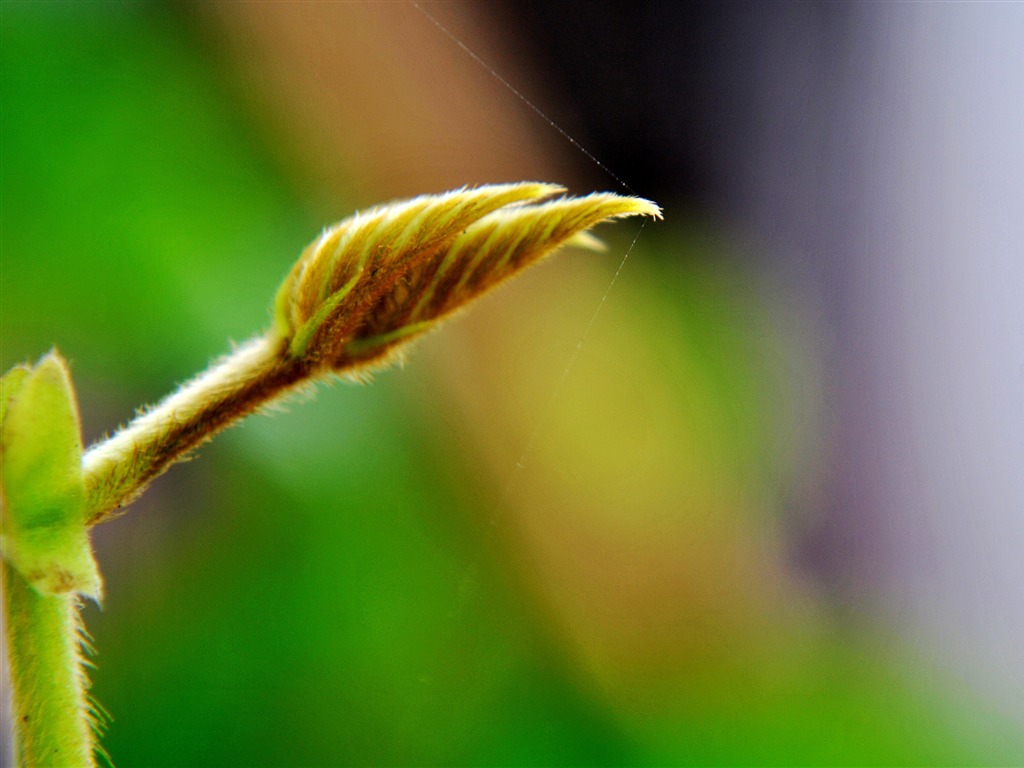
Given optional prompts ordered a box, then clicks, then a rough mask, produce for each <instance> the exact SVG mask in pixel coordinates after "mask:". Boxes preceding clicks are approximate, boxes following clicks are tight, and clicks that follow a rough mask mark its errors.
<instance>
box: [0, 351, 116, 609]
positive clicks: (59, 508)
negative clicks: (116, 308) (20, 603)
mask: <svg viewBox="0 0 1024 768" xmlns="http://www.w3.org/2000/svg"><path fill="white" fill-rule="evenodd" d="M3 385H4V386H3V390H4V391H3V397H2V401H3V407H2V411H3V422H2V426H0V470H2V477H3V485H2V498H3V519H2V521H0V534H2V535H0V540H2V545H3V556H4V558H5V559H6V560H7V561H8V562H9V563H10V564H11V565H12V566H13V567H14V568H15V569H17V570H18V572H20V573H21V574H22V576H24V577H25V579H26V581H28V582H29V583H30V584H31V585H32V586H33V587H35V588H36V589H37V590H39V591H40V592H42V593H44V594H63V593H68V592H79V593H81V594H84V595H86V596H88V597H91V598H93V599H94V600H97V601H98V600H99V599H100V597H101V593H102V585H101V582H100V576H99V572H98V570H97V568H96V563H95V561H94V560H93V557H92V550H91V548H90V546H89V538H88V533H87V531H86V527H85V481H84V478H83V474H82V440H81V431H80V429H79V421H78V406H77V404H76V402H75V395H74V390H73V388H72V385H71V378H70V376H69V374H68V370H67V364H66V363H65V361H64V360H63V358H61V357H60V355H59V354H57V353H56V352H51V353H50V354H49V355H47V356H46V357H44V358H43V359H42V360H41V361H40V362H39V363H38V364H37V365H36V366H35V367H34V368H32V369H27V368H24V367H19V368H14V369H12V370H11V371H10V372H9V373H7V374H6V375H5V376H4V378H3Z"/></svg>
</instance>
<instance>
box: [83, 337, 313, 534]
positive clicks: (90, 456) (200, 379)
mask: <svg viewBox="0 0 1024 768" xmlns="http://www.w3.org/2000/svg"><path fill="white" fill-rule="evenodd" d="M309 372H310V369H309V365H308V363H305V362H303V361H300V360H297V359H295V358H293V357H291V356H290V355H289V354H288V343H287V341H286V340H284V339H281V338H279V337H276V336H261V337H258V338H255V339H252V340H250V341H249V342H248V343H246V344H244V345H242V346H241V347H239V348H238V349H236V350H235V351H234V352H233V353H232V354H230V355H228V356H226V357H224V358H222V359H221V360H219V361H218V362H216V363H214V364H213V365H212V366H211V367H210V368H209V369H208V370H206V371H205V372H204V373H202V374H200V375H199V376H197V377H196V378H194V379H192V380H191V381H190V382H188V383H186V384H185V385H183V386H182V387H181V388H180V389H178V390H177V391H176V392H174V393H173V394H171V395H170V396H168V397H167V398H166V399H164V400H163V401H161V402H160V403H159V404H157V405H155V406H153V407H152V408H150V409H148V410H146V411H145V412H143V413H141V414H140V415H139V416H137V417H136V418H135V419H133V420H132V421H131V422H130V423H129V424H128V425H127V426H125V427H124V428H122V429H121V430H119V431H118V432H116V433H115V434H114V435H113V436H112V437H110V438H108V439H107V440H104V441H102V442H100V443H97V444H95V445H93V446H92V447H91V448H90V449H89V450H88V451H86V453H85V455H84V456H83V457H82V468H83V470H84V472H85V486H86V493H87V502H86V509H87V513H86V523H87V524H88V525H95V524H96V523H99V522H102V521H103V520H106V519H108V518H110V517H113V516H115V515H116V514H117V510H118V508H120V507H121V506H123V505H125V504H127V503H128V502H130V501H132V500H133V499H134V498H135V497H136V496H138V494H139V493H141V492H142V490H143V489H144V488H145V487H146V486H147V485H148V484H149V482H150V481H151V480H153V479H154V478H155V477H157V476H158V475H160V474H162V473H163V472H164V471H166V470H167V468H168V467H170V465H171V464H173V463H174V462H175V461H178V460H180V459H182V458H184V457H185V456H186V454H188V452H189V451H191V450H192V449H193V448H195V447H197V446H198V445H200V444H202V443H204V442H206V441H207V440H209V439H210V438H211V437H213V435H215V434H216V433H217V432H220V431H221V430H222V429H224V428H225V427H228V426H230V425H231V424H233V423H234V422H236V421H238V420H239V419H242V418H244V417H245V416H247V415H249V414H250V413H252V412H253V411H255V410H257V409H258V408H259V407H261V406H263V405H266V404H267V403H268V402H270V401H271V400H274V399H276V398H278V397H280V396H281V395H282V394H284V393H286V392H287V391H288V390H290V389H292V388H293V387H294V386H295V385H297V384H299V383H301V382H302V381H303V380H304V379H306V378H307V377H308V376H309Z"/></svg>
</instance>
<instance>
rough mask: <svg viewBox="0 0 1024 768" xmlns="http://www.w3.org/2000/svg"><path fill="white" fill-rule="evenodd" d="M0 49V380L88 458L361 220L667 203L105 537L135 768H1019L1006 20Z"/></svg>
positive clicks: (1015, 356)
mask: <svg viewBox="0 0 1024 768" xmlns="http://www.w3.org/2000/svg"><path fill="white" fill-rule="evenodd" d="M0 13H2V16H0V34H2V39H0V42H2V46H0V77H2V81H0V85H2V91H0V102H2V104H0V106H2V110H0V113H2V114H0V121H2V134H0V195H2V198H0V201H2V210H0V216H2V221H0V224H2V226H0V247H2V275H0V289H2V293H0V320H2V327H0V341H2V347H0V358H2V360H0V362H2V365H3V368H4V369H6V368H8V367H9V366H11V365H13V364H15V363H16V362H19V361H21V360H25V359H34V358H37V357H38V356H39V355H41V354H42V353H43V352H44V351H45V350H46V349H48V348H49V347H50V346H51V345H53V344H56V345H58V347H59V348H60V349H61V351H62V352H63V353H64V354H65V355H66V356H67V357H69V358H70V359H71V361H72V365H73V372H74V376H75V380H76V384H77V386H78V388H79V397H80V400H81V409H82V415H83V421H84V428H85V433H86V434H85V439H86V441H87V442H91V441H92V440H95V439H97V438H99V437H100V436H101V435H102V434H103V433H104V432H105V431H108V430H110V429H112V428H113V427H114V426H115V425H116V424H118V423H119V422H122V421H124V420H126V419H128V418H130V417H131V415H132V413H133V411H134V409H135V408H136V407H138V406H140V405H142V404H143V403H148V402H153V401H155V400H156V399H158V398H160V397H161V396H162V395H163V394H165V393H166V392H168V391H169V390H170V389H171V388H172V387H173V385H174V383H175V382H179V381H182V380H184V379H186V378H187V377H189V376H190V375H192V374H193V373H194V372H195V371H197V370H200V369H201V368H202V367H203V366H204V365H205V364H206V362H207V361H208V360H209V359H211V358H212V357H215V356H217V355H219V354H221V353H223V352H224V351H225V350H226V349H227V348H228V344H229V341H230V340H232V339H233V340H236V341H241V340H243V339H244V338H246V337H247V336H249V335H251V334H253V333H255V332H257V331H258V330H259V329H260V328H262V327H264V326H265V325H266V323H267V322H268V317H269V315H268V311H267V307H268V306H269V303H270V299H271V297H272V295H273V291H274V289H275V287H276V285H277V283H278V281H279V280H280V279H281V278H282V277H283V276H284V274H285V273H286V272H287V270H288V268H289V266H290V264H291V263H292V260H293V259H294V258H295V257H297V255H298V253H299V252H300V251H301V248H302V247H303V246H304V245H305V243H307V242H308V241H309V240H311V239H312V238H313V237H314V236H315V235H316V233H317V232H318V231H319V229H320V227H322V226H324V225H326V224H328V223H331V222H333V221H336V220H338V219H340V218H342V217H343V216H345V215H347V214H348V213H350V212H351V211H352V210H354V209H357V208H359V207H361V206H366V205H371V204H375V203H378V202H381V201H384V200H387V199H390V198H396V197H403V196H408V195H413V194H418V193H421V192H430V191H441V190H444V189H447V188H451V187H455V186H458V185H460V184H475V183H487V182H497V181H509V180H518V179H528V178H538V179H544V180H552V181H559V182H562V183H565V184H567V185H568V186H569V187H570V188H571V190H572V191H573V192H576V193H583V192H587V191H590V190H592V189H610V190H612V191H625V190H626V189H627V188H628V189H630V190H635V191H636V193H637V194H640V195H642V196H645V197H649V198H651V199H654V200H656V201H658V202H659V203H660V204H662V205H663V206H664V208H665V213H666V220H665V222H663V223H659V224H657V225H654V224H651V225H648V226H646V227H644V229H643V230H642V231H639V228H638V225H629V224H621V225H617V226H614V227H605V228H604V229H602V230H600V231H599V232H600V234H601V236H602V237H603V238H605V239H606V240H607V242H608V243H609V249H608V252H607V253H606V254H604V255H601V256H594V255H593V254H589V253H576V252H571V251H567V252H566V253H563V254H559V255H558V256H557V257H556V258H554V259H553V260H551V262H550V263H548V264H545V265H544V266H543V267H540V268H538V269H536V270H533V271H532V272H531V273H530V274H528V275H526V276H524V277H523V278H521V279H520V280H518V281H517V282H516V284H515V285H513V286H511V287H510V288H508V289H506V290H503V291H500V292H498V294H496V295H494V296H491V297H488V298H487V299H486V300H484V301H483V302H481V304H480V305H479V306H476V307H474V308H473V309H472V310H470V311H469V312H467V313H465V314H464V315H463V316H460V317H459V318H458V319H457V320H455V321H453V322H452V323H450V324H449V325H448V326H446V327H445V328H444V329H443V330H442V331H441V332H440V333H438V334H435V335H434V336H432V337H430V338H429V339H427V340H426V341H425V342H424V343H422V344H420V345H419V346H418V347H417V349H416V350H414V352H413V354H412V355H411V356H410V360H409V362H408V364H407V365H406V366H405V367H404V368H403V369H401V370H394V371H389V372H386V373H382V374H380V375H379V376H378V377H377V378H378V380H377V381H376V382H375V383H374V384H373V385H372V386H370V387H356V386H351V385H349V384H341V385H338V386H334V387H329V388H328V387H324V388H322V391H321V392H320V393H319V395H318V397H317V398H316V399H315V400H314V401H312V402H303V403H296V404H293V405H291V406H290V407H289V408H288V412H287V413H285V414H277V415H275V416H274V417H273V418H266V417H256V418H253V419H251V420H250V421H249V422H247V423H246V424H245V425H244V426H243V427H242V428H239V429H236V430H234V431H232V432H229V433H227V434H225V435H224V436H222V437H221V438H218V440H217V441H216V442H215V443H213V444H211V445H209V446H207V447H205V448H204V449H203V450H202V451H201V453H200V455H199V456H198V458H197V460H195V461H192V462H189V463H187V464H183V465H181V466H178V467H176V468H175V469H174V470H172V471H171V472H170V473H169V474H168V475H166V476H165V477H163V478H161V479H160V480H159V481H158V482H157V483H156V484H154V486H153V487H152V489H151V490H150V491H149V492H148V493H147V494H146V496H144V497H143V498H142V499H141V500H140V501H139V502H137V503H136V504H135V505H133V507H132V508H131V509H130V510H129V512H128V514H126V515H125V516H124V517H122V518H119V519H118V520H116V521H114V522H111V523H109V524H104V525H102V526H99V527H98V528H97V529H95V531H94V542H95V546H96V549H97V555H98V559H99V561H100V564H101V568H102V569H103V572H104V574H105V577H106V580H107V592H108V596H107V602H106V604H105V607H104V609H103V611H98V610H95V609H94V608H91V607H90V608H89V609H87V611H86V622H87V624H88V627H89V629H90V631H91V632H92V634H93V635H94V637H95V640H96V645H97V647H98V648H99V652H100V655H99V657H98V658H97V664H98V669H97V670H96V671H95V673H94V675H93V679H94V688H93V691H94V693H95V695H96V696H97V698H98V699H99V700H100V701H101V702H103V704H104V705H105V706H106V707H107V708H108V709H110V710H111V712H112V713H113V716H114V722H113V724H112V726H111V728H110V732H109V734H108V736H107V738H106V739H105V744H106V745H107V747H108V748H109V750H110V752H111V753H112V755H113V757H114V761H115V764H117V765H121V766H131V765H146V766H153V765H177V766H180V765H190V766H191V765H197V766H198V765H281V766H284V765H343V764H344V765H349V764H351V765H363V764H386V765H422V764H438V765H463V764H464V765H478V764H494V765H513V764H524V765H535V764H586V765H590V764H635V765H655V764H673V765H683V764H693V765H700V764H704V765H706V764H722V765H725V764H754V763H756V764H762V765H774V764H777V765H793V764H850V765H853V764H857V765H864V764H878V765H893V764H918V765H932V764H1014V763H1018V762H1020V761H1021V760H1022V759H1024V744H1022V742H1021V738H1020V735H1019V734H1020V732H1021V729H1022V725H1024V714H1022V713H1024V699H1022V697H1021V693H1020V692H1021V690H1024V685H1022V682H1024V667H1022V662H1021V659H1024V653H1022V652H1021V651H1022V647H1024V592H1022V590H1021V584H1022V583H1024V573H1022V571H1021V565H1020V562H1021V558H1020V557H1019V552H1020V549H1021V544H1022V542H1024V528H1022V527H1024V523H1022V517H1021V510H1022V508H1024V487H1022V484H1021V477H1024V472H1022V471H1021V468H1022V464H1024V441H1022V438H1021V435H1024V407H1022V404H1021V400H1020V398H1019V392H1020V391H1021V388H1022V384H1024V340H1022V333H1021V329H1022V328H1024V317H1022V309H1021V304H1020V302H1019V297H1017V296H1016V295H1015V293H1016V288H1017V287H1018V286H1019V285H1021V284H1022V280H1024V272H1022V269H1024V268H1022V266H1021V261H1020V258H1019V256H1020V248H1019V243H1020V242H1021V234H1022V233H1021V224H1020V222H1019V221H1018V219H1019V216H1018V215H1017V212H1018V211H1019V210H1020V208H1021V205H1020V203H1021V201H1022V200H1024V189H1022V184H1024V182H1022V179H1024V145H1022V144H1021V142H1020V141H1019V135H1020V126H1021V125H1024V92H1022V87H1021V84H1020V83H1021V79H1020V77H1019V73H1021V72H1024V52H1022V48H1021V46H1020V45H1019V41H1020V39H1021V35H1022V34H1024V6H1019V5H1009V4H1007V5H996V4H986V5H980V4H932V3H919V4H857V3H752V2H749V3H682V2H677V3H655V2H652V3H631V4H625V3H601V2H592V3H586V4H579V3H566V2H549V3H540V2H515V3H512V2H507V3H506V2H500V3H497V2H496V3H475V2H423V3H420V4H419V5H418V6H417V5H413V4H406V3H383V4H382V3H302V2H295V3H268V4H261V3H213V4H205V3H204V4H191V3H173V4H167V3H154V4H146V5H141V4H129V3H113V2H103V3H101V2H85V3H27V2H18V1H16V0H15V1H14V2H11V1H10V0H8V1H7V2H4V3H3V4H2V5H0ZM438 25H442V26H443V27H444V28H445V29H447V30H449V31H450V33H451V34H452V35H453V36H454V37H455V38H457V39H458V40H459V41H461V42H462V43H463V44H464V45H465V46H466V47H467V48H469V49H470V50H471V51H473V52H474V53H475V54H477V55H478V56H479V57H480V58H481V59H482V60H483V61H484V62H486V64H487V66H486V67H483V66H481V65H480V64H479V63H477V62H476V61H474V60H473V58H472V57H471V56H470V55H469V54H468V53H467V52H466V51H465V50H463V49H461V48H460V47H459V46H458V45H457V44H456V43H454V42H453V41H452V40H451V39H450V38H449V37H448V36H447V35H446V34H445V32H444V31H443V30H442V29H441V28H440V27H439V26H438ZM488 68H490V70H493V72H494V73H497V74H499V75H500V76H501V77H502V78H504V79H505V80H506V81H507V82H508V83H509V84H511V85H512V86H513V87H514V88H515V89H517V90H518V91H520V92H521V93H522V94H523V95H524V96H525V97H526V98H527V99H529V101H530V103H532V104H533V105H534V106H535V107H536V108H537V109H539V110H540V111H541V112H542V113H543V114H544V115H547V116H548V117H549V118H550V119H551V120H552V121H553V122H554V123H555V124H556V125H557V126H558V127H557V128H555V127H553V126H551V125H550V124H549V123H548V122H546V121H545V120H544V119H543V118H542V117H540V116H538V115H537V114H536V112H534V111H533V110H532V109H531V108H530V106H529V105H528V104H526V103H525V102H524V101H522V100H521V99H520V98H518V97H517V96H516V95H515V93H513V92H512V91H511V90H510V89H509V88H508V87H506V86H505V85H503V84H502V83H501V82H499V81H498V80H497V79H496V78H495V77H494V76H493V74H492V72H491V71H489V69H488ZM559 128H560V129H561V130H562V131H564V132H566V133H567V134H569V135H570V136H571V137H572V138H573V139H574V140H575V141H576V142H578V144H579V145H581V146H582V147H584V148H585V149H586V152H588V153H589V154H590V155H591V156H592V157H593V158H596V160H597V161H599V163H600V164H598V163H597V162H595V161H594V160H593V159H591V158H590V157H588V156H587V154H586V153H584V152H582V151H580V149H578V148H577V147H575V146H574V145H573V143H572V142H570V141H569V140H567V139H566V138H565V137H564V136H563V135H562V134H561V133H560V132H559ZM602 166H603V167H602ZM624 185H628V187H627V186H624ZM638 231H639V237H637V239H636V242H635V245H633V246H631V243H632V242H633V239H634V237H636V236H637V234H638ZM627 251H628V252H629V258H628V260H627V261H625V262H624V263H622V259H623V256H624V255H625V254H626V253H627ZM620 267H621V269H620ZM615 275H618V276H617V278H614V276H615ZM613 278H614V282H613ZM595 312H597V314H596V315H595ZM581 339H582V344H580V341H581ZM578 345H579V346H578ZM577 346H578V352H577V351H576V350H577ZM5 680H6V678H5ZM5 717H6V705H5ZM6 727H7V726H6V725H5V728H6ZM7 743H8V740H7V739H4V744H5V748H6V745H7ZM3 759H4V761H5V762H4V764H5V765H6V764H9V761H10V754H9V752H5V753H4V756H3Z"/></svg>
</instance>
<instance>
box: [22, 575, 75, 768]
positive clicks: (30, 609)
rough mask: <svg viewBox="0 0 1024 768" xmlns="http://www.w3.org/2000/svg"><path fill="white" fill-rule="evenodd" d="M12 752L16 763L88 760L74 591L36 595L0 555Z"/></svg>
mask: <svg viewBox="0 0 1024 768" xmlns="http://www.w3.org/2000/svg"><path fill="white" fill-rule="evenodd" d="M3 594H4V598H3V602H4V618H5V620H6V623H7V653H8V657H9V660H10V667H9V668H10V673H11V686H12V700H13V705H14V706H13V720H14V733H15V739H14V742H15V743H14V759H15V764H16V765H18V766H22V768H42V766H76V768H77V767H78V766H86V767H88V768H91V767H92V766H94V765H95V762H94V758H93V739H94V734H93V729H92V725H91V721H92V715H91V711H90V708H89V705H88V702H87V700H86V693H85V689H86V687H87V683H86V676H85V671H84V669H83V666H82V664H83V660H82V650H81V625H80V622H79V616H78V599H77V597H76V596H75V595H73V594H68V595H43V594H41V593H40V592H37V591H36V590H35V589H34V588H33V587H32V586H31V585H29V583H28V582H27V581H25V579H24V578H23V577H22V576H21V574H20V573H18V572H17V571H16V570H15V569H14V568H13V567H11V566H10V565H9V564H8V563H7V562H6V561H3Z"/></svg>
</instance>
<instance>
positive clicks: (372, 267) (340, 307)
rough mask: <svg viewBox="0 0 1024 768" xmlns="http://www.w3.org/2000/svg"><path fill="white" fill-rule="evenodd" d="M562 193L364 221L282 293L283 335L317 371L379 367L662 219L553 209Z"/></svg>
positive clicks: (563, 203)
mask: <svg viewBox="0 0 1024 768" xmlns="http://www.w3.org/2000/svg"><path fill="white" fill-rule="evenodd" d="M561 191H563V188H562V187H558V186H556V185H552V184H539V183H522V184H503V185H492V186H484V187H479V188H476V189H460V190H456V191H454V192H448V193H446V194H443V195H424V196H421V197H417V198H413V199H412V200H407V201H402V202H397V203H392V204H389V205H385V206H380V207H378V208H373V209H371V210H369V211H366V212H363V213H357V214H355V215H354V216H352V217H350V218H348V219H345V220H344V221H342V222H340V223H338V224H336V225H334V226H333V227H330V228H328V229H327V230H325V231H324V233H323V234H322V235H321V236H320V237H319V238H317V239H316V240H315V241H314V242H313V243H311V244H310V245H309V247H307V248H306V250H305V251H304V252H303V254H302V257H301V258H300V259H299V261H298V263H297V264H296V265H295V267H294V268H293V269H292V272H291V274H290V275H289V276H288V278H287V279H286V280H285V282H284V284H283V285H282V286H281V288H280V290H279V291H278V294H277V299H276V302H275V330H276V331H277V333H278V334H279V335H280V336H281V337H283V338H284V339H286V340H287V341H288V344H289V351H290V354H291V355H292V356H294V357H295V358H297V359H301V360H303V361H304V362H306V363H307V364H309V365H310V366H311V367H312V368H314V369H317V368H321V369H322V368H327V369H333V370H335V371H341V370H346V369H351V368H358V367H361V366H365V365H366V364H368V363H375V362H379V361H381V360H382V359H385V358H386V357H388V356H389V355H390V354H391V353H392V352H393V351H394V350H396V349H397V348H398V347H399V346H400V345H401V344H402V343H404V342H405V341H408V340H409V339H411V338H413V337H415V336H418V335H420V334H422V333H424V332H425V331H427V330H429V329H430V328H432V327H434V326H435V325H436V324H437V321H438V320H440V319H442V318H443V317H445V316H447V315H449V314H451V313H452V312H454V311H456V310H457V309H459V308H461V307H462V306H464V305H465V304H467V303H468V302H469V301H471V300H472V299H474V298H476V297H477V296H480V295H481V294H483V293H485V292H486V291H487V290H489V289H490V288H492V287H494V286H495V285H497V284H498V283H500V282H502V281H504V280H506V279H507V278H509V277H511V276H512V275H514V274H516V273H518V272H519V271H521V270H522V269H523V268H525V267H527V266H529V265H530V264H534V263H536V262H537V261H539V260H540V259H541V258H543V257H544V256H546V255H548V254H549V253H551V252H552V251H554V250H555V249H556V248H558V247H559V246H561V245H565V244H567V243H570V242H571V243H575V244H579V245H582V246H583V247H587V248H590V249H595V248H596V247H598V243H599V241H597V240H596V238H594V237H592V236H589V235H588V234H587V233H586V230H587V229H588V228H589V227H592V226H594V225H595V224H598V223H599V222H601V221H604V220H607V219H612V218H619V217H624V216H635V215H645V216H652V217H656V218H660V217H661V209H660V208H659V207H658V206H657V205H655V204H654V203H651V202H649V201H647V200H641V199H639V198H635V197H621V196H619V195H613V194H608V193H605V194H594V195H588V196H586V197H579V198H566V199H559V200H552V201H543V198H546V197H549V196H551V195H553V194H556V193H558V192H561Z"/></svg>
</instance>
